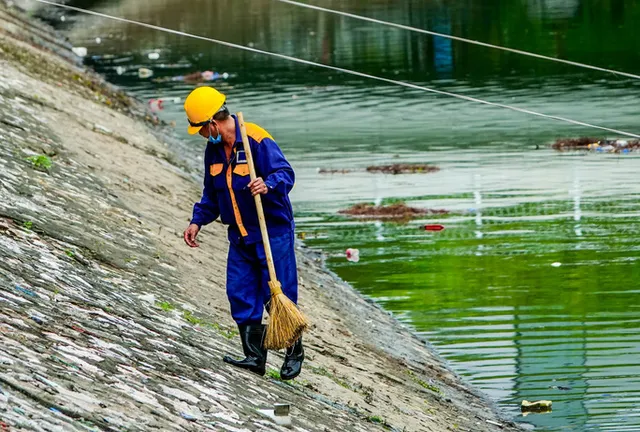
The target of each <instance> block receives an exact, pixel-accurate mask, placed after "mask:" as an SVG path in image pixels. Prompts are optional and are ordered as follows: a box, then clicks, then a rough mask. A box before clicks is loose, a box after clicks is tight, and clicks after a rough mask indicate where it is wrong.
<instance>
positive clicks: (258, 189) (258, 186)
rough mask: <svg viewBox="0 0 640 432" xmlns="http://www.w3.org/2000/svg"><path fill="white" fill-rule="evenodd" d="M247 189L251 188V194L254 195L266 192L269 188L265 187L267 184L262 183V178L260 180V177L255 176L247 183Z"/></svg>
mask: <svg viewBox="0 0 640 432" xmlns="http://www.w3.org/2000/svg"><path fill="white" fill-rule="evenodd" d="M248 187H249V189H251V195H253V196H256V195H258V194H262V195H264V194H266V193H267V192H269V188H267V185H266V184H264V180H262V177H256V179H255V180H252V181H251V183H249V185H248Z"/></svg>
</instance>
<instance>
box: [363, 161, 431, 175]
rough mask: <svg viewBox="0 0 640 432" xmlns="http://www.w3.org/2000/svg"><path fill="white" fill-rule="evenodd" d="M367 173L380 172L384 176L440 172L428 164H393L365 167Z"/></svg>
mask: <svg viewBox="0 0 640 432" xmlns="http://www.w3.org/2000/svg"><path fill="white" fill-rule="evenodd" d="M367 171H369V172H381V173H384V174H416V173H418V174H427V173H432V172H436V171H440V168H438V167H437V166H435V165H429V164H400V163H397V164H393V165H380V166H370V167H367Z"/></svg>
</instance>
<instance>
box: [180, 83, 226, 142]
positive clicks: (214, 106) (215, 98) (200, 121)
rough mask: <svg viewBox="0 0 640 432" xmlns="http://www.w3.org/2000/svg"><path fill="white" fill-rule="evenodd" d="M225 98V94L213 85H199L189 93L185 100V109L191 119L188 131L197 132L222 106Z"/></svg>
mask: <svg viewBox="0 0 640 432" xmlns="http://www.w3.org/2000/svg"><path fill="white" fill-rule="evenodd" d="M225 100H226V97H225V95H223V94H222V93H220V92H219V91H218V90H216V89H214V88H213V87H198V88H197V89H195V90H193V91H192V92H191V93H189V96H187V99H186V100H185V101H184V110H185V111H186V113H187V119H188V120H189V128H188V129H187V132H189V134H190V135H195V134H197V133H198V131H200V129H201V128H202V126H204V125H205V124H206V123H207V122H208V121H209V120H211V117H213V115H214V114H215V113H217V112H218V110H220V108H222V106H223V105H224V102H225Z"/></svg>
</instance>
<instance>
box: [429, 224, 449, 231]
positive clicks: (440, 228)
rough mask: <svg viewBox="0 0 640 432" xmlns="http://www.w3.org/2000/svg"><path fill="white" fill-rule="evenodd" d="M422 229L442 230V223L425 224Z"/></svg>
mask: <svg viewBox="0 0 640 432" xmlns="http://www.w3.org/2000/svg"><path fill="white" fill-rule="evenodd" d="M424 230H425V231H442V230H444V225H439V224H432V225H425V226H424Z"/></svg>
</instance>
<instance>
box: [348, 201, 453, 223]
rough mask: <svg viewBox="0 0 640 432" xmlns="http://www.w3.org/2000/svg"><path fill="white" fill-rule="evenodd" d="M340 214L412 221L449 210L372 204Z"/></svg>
mask: <svg viewBox="0 0 640 432" xmlns="http://www.w3.org/2000/svg"><path fill="white" fill-rule="evenodd" d="M338 213H340V214H347V215H350V216H365V217H376V218H386V219H411V218H414V217H418V216H424V215H432V214H439V215H442V214H448V213H449V212H448V211H447V210H433V209H421V208H416V207H409V206H407V205H406V204H405V203H402V202H398V203H395V204H391V205H388V206H381V205H380V206H376V205H374V204H370V203H362V204H356V205H354V206H353V207H351V208H348V209H346V210H340V211H339V212H338Z"/></svg>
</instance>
